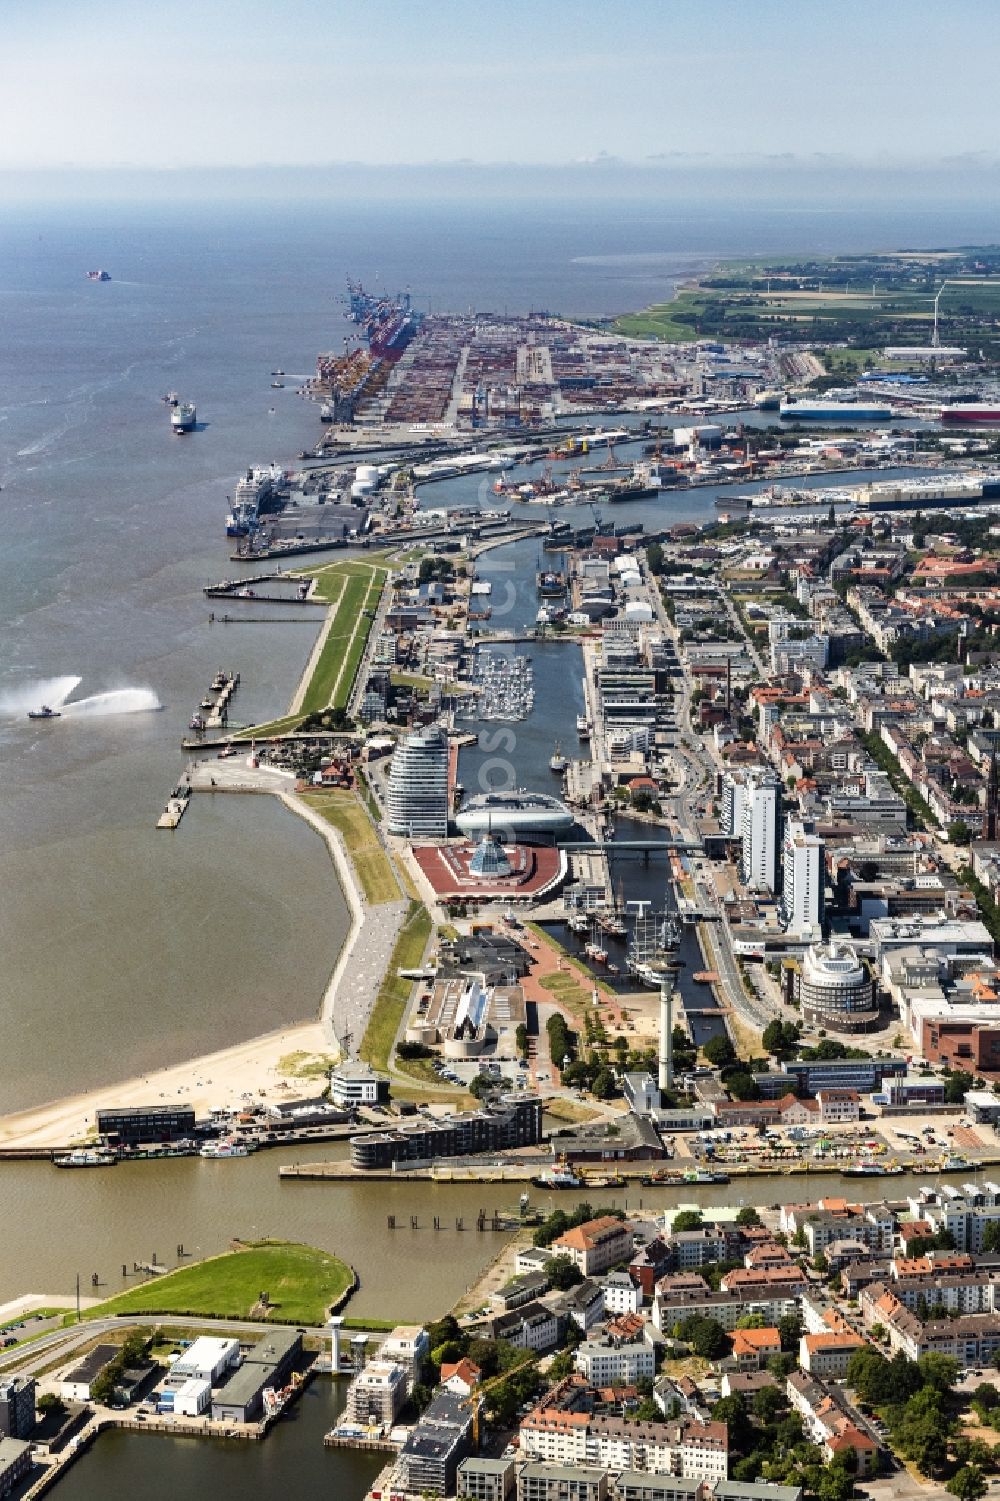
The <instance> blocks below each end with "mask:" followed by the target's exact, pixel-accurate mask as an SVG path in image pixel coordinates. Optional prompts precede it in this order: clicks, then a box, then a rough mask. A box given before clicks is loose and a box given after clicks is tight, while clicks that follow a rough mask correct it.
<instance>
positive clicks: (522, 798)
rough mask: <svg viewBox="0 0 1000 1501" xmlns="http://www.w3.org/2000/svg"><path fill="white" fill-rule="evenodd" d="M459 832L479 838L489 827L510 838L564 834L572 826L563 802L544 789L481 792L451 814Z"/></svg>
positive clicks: (569, 815)
mask: <svg viewBox="0 0 1000 1501" xmlns="http://www.w3.org/2000/svg"><path fill="white" fill-rule="evenodd" d="M455 822H456V823H457V824H458V827H459V828H460V829H461V831H462V833H463V834H465V835H467V836H468V837H470V838H472V837H475V838H479V836H480V835H482V834H487V833H489V832H490V831H491V830H492V831H494V832H495V833H501V832H502V833H505V834H509V835H510V836H511V838H512V839H514V840H518V839H525V838H529V837H530V836H532V835H534V836H539V835H554V834H566V833H568V832H569V830H570V829H571V828H572V827H573V822H574V819H573V814H572V813H571V812H570V810H569V808H567V807H566V804H565V803H561V802H560V801H559V799H558V798H557V797H550V796H549V795H548V793H545V792H526V791H525V789H524V788H523V787H521V788H518V790H517V791H516V792H481V793H479V794H478V795H477V796H476V797H470V798H469V800H468V802H466V803H463V804H462V806H461V808H459V810H458V813H457V815H456V817H455Z"/></svg>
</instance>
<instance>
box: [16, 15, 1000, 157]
mask: <svg viewBox="0 0 1000 1501" xmlns="http://www.w3.org/2000/svg"><path fill="white" fill-rule="evenodd" d="M0 36H2V54H3V59H4V70H3V71H4V79H3V89H2V91H0V171H2V170H13V171H26V172H38V171H40V170H45V169H48V170H52V169H65V168H71V169H80V168H85V169H106V168H119V167H130V168H139V169H157V170H162V169H166V170H178V169H186V168H191V167H243V168H247V167H260V166H264V167H268V166H299V167H301V166H308V165H311V164H328V163H338V162H341V163H342V162H362V163H371V164H380V165H381V164H410V163H424V164H426V163H441V162H455V161H460V162H474V163H480V162H481V163H497V162H502V163H524V164H527V165H533V164H534V165H537V164H541V163H577V164H587V163H594V164H599V165H601V164H603V165H609V166H611V165H614V163H615V162H616V161H617V160H618V159H622V160H623V161H625V162H628V163H644V164H648V165H649V166H650V167H653V166H663V167H669V166H671V165H674V164H678V163H679V164H682V165H690V164H691V163H694V164H698V163H703V164H705V165H706V166H714V165H716V164H718V163H720V162H732V161H734V160H736V161H739V160H741V159H743V158H746V157H750V158H764V159H775V160H777V161H778V162H781V161H787V160H789V159H795V160H801V161H805V162H813V163H815V164H816V166H817V168H818V169H822V167H823V166H824V163H825V161H826V159H827V158H828V157H831V156H832V157H835V158H838V159H846V160H847V161H848V162H854V161H858V162H876V163H886V162H893V163H896V162H903V163H904V164H909V163H915V164H926V163H939V162H942V161H944V162H948V160H949V159H950V158H954V157H959V158H962V159H963V162H964V161H965V160H966V159H968V160H969V161H971V163H972V165H973V166H975V165H976V164H977V163H978V162H980V161H982V160H985V161H989V162H994V161H996V160H998V159H1000V114H998V112H997V111H996V109H995V106H994V99H995V89H996V79H997V76H998V72H1000V3H997V0H933V3H925V0H350V3H344V0H193V3H184V0H172V3H167V4H165V3H163V0H0Z"/></svg>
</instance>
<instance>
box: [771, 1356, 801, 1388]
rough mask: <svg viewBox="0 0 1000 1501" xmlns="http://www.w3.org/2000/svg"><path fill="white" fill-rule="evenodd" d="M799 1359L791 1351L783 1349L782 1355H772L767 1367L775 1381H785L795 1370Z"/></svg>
mask: <svg viewBox="0 0 1000 1501" xmlns="http://www.w3.org/2000/svg"><path fill="white" fill-rule="evenodd" d="M797 1365H798V1361H797V1360H796V1358H795V1356H794V1355H792V1354H791V1352H790V1351H784V1350H783V1351H782V1353H781V1354H780V1355H772V1356H771V1358H770V1359H769V1360H768V1362H767V1368H768V1370H769V1371H770V1372H771V1375H772V1376H773V1377H774V1379H775V1381H785V1380H786V1379H787V1378H788V1377H789V1376H790V1375H791V1374H792V1372H793V1371H794V1370H795V1367H796V1366H797Z"/></svg>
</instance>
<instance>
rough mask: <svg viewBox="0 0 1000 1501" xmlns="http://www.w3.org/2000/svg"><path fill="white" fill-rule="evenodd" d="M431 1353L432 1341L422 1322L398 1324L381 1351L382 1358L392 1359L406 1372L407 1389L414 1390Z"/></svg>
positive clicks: (386, 1339) (387, 1337)
mask: <svg viewBox="0 0 1000 1501" xmlns="http://www.w3.org/2000/svg"><path fill="white" fill-rule="evenodd" d="M430 1353H431V1342H430V1340H429V1338H428V1336H427V1330H426V1329H425V1328H424V1327H423V1325H422V1324H397V1325H396V1327H395V1329H393V1330H392V1331H391V1333H390V1334H388V1335H387V1336H386V1338H385V1340H384V1342H383V1344H382V1348H381V1350H380V1351H379V1356H380V1358H381V1359H382V1360H391V1361H393V1362H394V1363H395V1364H396V1365H398V1366H402V1367H403V1370H404V1371H405V1372H406V1389H407V1391H408V1392H412V1390H413V1387H414V1385H415V1383H416V1382H418V1381H420V1380H421V1378H422V1377H423V1374H424V1366H425V1365H426V1364H427V1361H428V1359H429V1358H430Z"/></svg>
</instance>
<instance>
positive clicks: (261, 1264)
mask: <svg viewBox="0 0 1000 1501" xmlns="http://www.w3.org/2000/svg"><path fill="white" fill-rule="evenodd" d="M352 1278H353V1274H352V1272H351V1269H350V1267H349V1266H348V1265H347V1264H346V1263H345V1262H343V1261H341V1260H340V1258H339V1257H337V1256H332V1255H331V1254H330V1253H329V1252H328V1251H319V1250H317V1249H316V1247H315V1246H303V1245H298V1244H296V1243H295V1242H294V1241H254V1242H251V1243H249V1244H248V1245H247V1246H246V1248H245V1249H243V1250H239V1251H230V1252H227V1253H226V1255H224V1256H212V1257H210V1258H209V1259H208V1260H207V1261H199V1262H196V1263H195V1265H194V1266H186V1267H181V1268H180V1269H179V1270H178V1271H176V1272H168V1273H167V1274H166V1275H165V1276H163V1277H154V1278H153V1279H152V1280H151V1281H149V1282H144V1283H143V1284H142V1285H141V1286H139V1287H133V1288H131V1289H130V1290H129V1291H128V1292H125V1293H119V1295H118V1296H117V1297H115V1298H109V1299H108V1300H107V1301H106V1302H104V1303H99V1304H97V1305H96V1306H95V1307H93V1308H90V1309H88V1310H87V1313H86V1315H85V1316H86V1317H87V1318H104V1317H105V1316H106V1315H108V1314H119V1313H121V1314H127V1313H164V1314H168V1313H169V1314H177V1315H179V1316H181V1317H187V1316H188V1315H191V1316H192V1317H201V1316H204V1317H208V1318H220V1319H248V1318H250V1317H251V1316H252V1315H251V1309H253V1307H254V1305H255V1304H256V1303H257V1300H258V1298H259V1296H260V1294H261V1292H266V1293H267V1295H268V1297H269V1299H270V1303H271V1308H272V1310H273V1312H272V1314H271V1321H272V1322H274V1323H279V1324H323V1323H325V1321H326V1318H327V1315H328V1313H329V1309H330V1305H331V1304H332V1303H335V1302H336V1301H337V1299H338V1298H340V1297H342V1296H343V1294H344V1293H345V1292H346V1291H347V1289H348V1288H349V1287H350V1286H351V1282H352Z"/></svg>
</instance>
